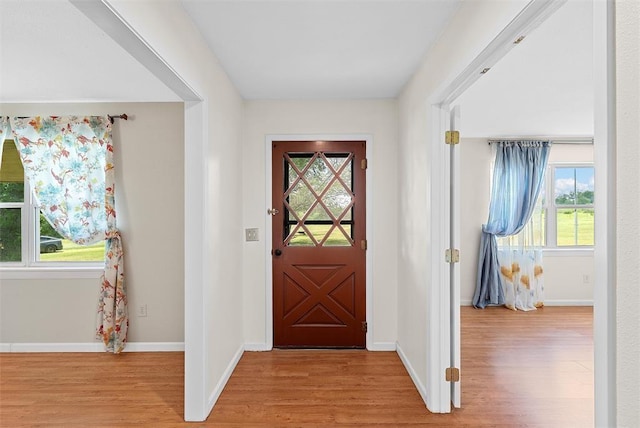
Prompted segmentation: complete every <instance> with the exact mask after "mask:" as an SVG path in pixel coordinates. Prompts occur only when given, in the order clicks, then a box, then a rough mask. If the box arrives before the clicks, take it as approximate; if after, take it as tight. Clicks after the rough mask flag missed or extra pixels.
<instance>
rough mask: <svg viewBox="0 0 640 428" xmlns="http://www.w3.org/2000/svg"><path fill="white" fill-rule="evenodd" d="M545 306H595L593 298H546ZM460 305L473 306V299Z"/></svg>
mask: <svg viewBox="0 0 640 428" xmlns="http://www.w3.org/2000/svg"><path fill="white" fill-rule="evenodd" d="M544 305H545V306H593V300H561V299H554V300H545V301H544ZM460 306H471V300H460Z"/></svg>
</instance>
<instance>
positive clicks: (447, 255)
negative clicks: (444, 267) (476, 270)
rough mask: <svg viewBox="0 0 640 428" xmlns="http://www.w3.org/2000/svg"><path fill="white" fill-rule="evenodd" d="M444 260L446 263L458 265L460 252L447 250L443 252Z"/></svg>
mask: <svg viewBox="0 0 640 428" xmlns="http://www.w3.org/2000/svg"><path fill="white" fill-rule="evenodd" d="M444 260H445V261H446V262H447V263H459V262H460V250H457V249H455V248H453V249H451V248H447V249H446V250H445V251H444Z"/></svg>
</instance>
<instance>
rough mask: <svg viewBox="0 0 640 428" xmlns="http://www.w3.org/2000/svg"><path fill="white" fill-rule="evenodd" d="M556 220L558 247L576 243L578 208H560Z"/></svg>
mask: <svg viewBox="0 0 640 428" xmlns="http://www.w3.org/2000/svg"><path fill="white" fill-rule="evenodd" d="M556 220H557V224H556V227H557V235H556V239H557V244H558V247H566V246H569V245H576V242H577V240H576V210H574V209H567V208H560V209H558V210H557V215H556Z"/></svg>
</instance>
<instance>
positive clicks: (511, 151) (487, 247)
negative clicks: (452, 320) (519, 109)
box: [473, 141, 551, 308]
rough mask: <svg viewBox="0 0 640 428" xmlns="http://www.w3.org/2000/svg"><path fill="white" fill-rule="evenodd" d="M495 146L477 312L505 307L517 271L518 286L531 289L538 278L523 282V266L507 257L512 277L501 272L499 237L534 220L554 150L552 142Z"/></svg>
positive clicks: (478, 282)
mask: <svg viewBox="0 0 640 428" xmlns="http://www.w3.org/2000/svg"><path fill="white" fill-rule="evenodd" d="M494 144H495V145H496V160H495V166H494V170H493V184H492V189H491V202H490V205H489V219H488V221H487V223H486V224H485V225H483V226H482V237H481V240H480V251H479V259H478V274H477V279H476V289H475V293H474V296H473V306H475V307H476V308H485V307H486V306H487V305H503V304H505V303H506V301H505V291H509V292H510V293H513V294H515V293H516V292H515V291H513V287H507V285H509V283H510V282H511V283H513V278H514V272H513V271H514V270H518V276H517V279H518V281H519V282H518V284H522V285H523V286H524V285H525V284H524V282H528V283H529V287H530V284H531V280H532V279H533V278H534V276H532V277H531V278H529V277H528V276H527V277H526V278H523V277H522V276H521V275H520V274H519V272H520V270H519V269H520V263H516V264H514V262H512V263H507V262H506V256H503V257H502V258H503V264H504V266H502V267H506V266H507V264H508V269H510V273H509V272H507V269H503V270H505V272H504V274H503V273H502V272H501V263H500V260H499V251H498V245H497V240H496V237H505V236H511V235H515V234H517V233H518V232H520V231H521V230H522V229H523V228H524V227H525V225H526V224H527V222H528V221H529V219H530V218H531V215H532V213H533V211H534V208H535V206H536V201H537V199H538V196H539V194H540V191H541V189H542V184H543V180H544V173H545V170H546V167H547V162H548V159H549V150H550V147H551V142H549V141H499V142H497V143H494ZM540 254H541V253H540ZM516 256H517V255H516ZM512 257H514V254H511V255H509V258H512ZM519 260H520V259H519ZM522 260H524V259H522ZM540 273H542V271H541V270H540ZM523 281H524V282H523ZM528 289H530V288H528ZM533 299H535V298H533Z"/></svg>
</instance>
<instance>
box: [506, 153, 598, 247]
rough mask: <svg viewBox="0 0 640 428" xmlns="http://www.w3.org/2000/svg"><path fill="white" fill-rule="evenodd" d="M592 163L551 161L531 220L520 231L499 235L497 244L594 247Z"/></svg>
mask: <svg viewBox="0 0 640 428" xmlns="http://www.w3.org/2000/svg"><path fill="white" fill-rule="evenodd" d="M592 165H593V164H586V163H585V164H566V163H557V164H549V167H548V169H547V173H546V174H545V182H544V183H543V188H542V190H541V192H540V196H539V198H538V201H537V203H536V209H535V210H534V212H533V214H532V216H531V219H530V220H529V223H527V225H526V226H525V228H524V229H523V230H522V231H521V232H520V233H518V234H517V235H514V236H508V237H503V238H498V241H497V242H498V245H499V246H501V247H502V246H507V245H534V246H541V247H544V248H547V249H577V248H581V247H582V248H591V247H593V245H594V242H595V239H594V236H595V235H594V230H595V229H594V213H595V211H594V205H593V201H594V199H593V198H594V175H595V174H594V168H593V166H592ZM547 195H551V196H552V197H548V196H547Z"/></svg>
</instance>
